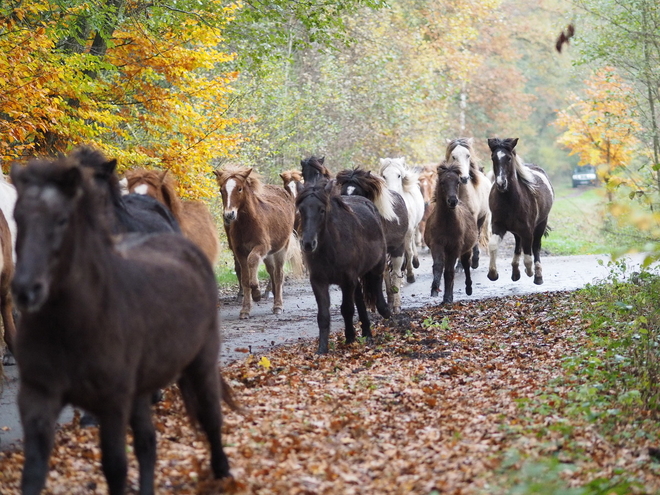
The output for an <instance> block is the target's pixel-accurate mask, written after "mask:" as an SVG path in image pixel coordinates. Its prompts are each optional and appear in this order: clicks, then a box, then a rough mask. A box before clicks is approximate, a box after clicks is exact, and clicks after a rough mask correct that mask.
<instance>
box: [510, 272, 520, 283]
mask: <svg viewBox="0 0 660 495" xmlns="http://www.w3.org/2000/svg"><path fill="white" fill-rule="evenodd" d="M511 280H513V281H514V282H517V281H518V280H520V272H518V273H512V274H511Z"/></svg>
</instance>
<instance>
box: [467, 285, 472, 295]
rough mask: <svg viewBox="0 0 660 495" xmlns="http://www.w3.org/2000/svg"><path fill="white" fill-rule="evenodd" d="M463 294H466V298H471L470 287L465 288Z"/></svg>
mask: <svg viewBox="0 0 660 495" xmlns="http://www.w3.org/2000/svg"><path fill="white" fill-rule="evenodd" d="M465 293H466V294H467V295H468V296H471V295H472V287H466V288H465Z"/></svg>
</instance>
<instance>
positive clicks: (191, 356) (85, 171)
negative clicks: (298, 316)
mask: <svg viewBox="0 0 660 495" xmlns="http://www.w3.org/2000/svg"><path fill="white" fill-rule="evenodd" d="M97 157H98V156H97ZM91 165H95V166H96V165H98V166H99V167H100V168H106V167H101V165H103V164H91ZM94 168H95V167H92V168H91V169H90V168H83V167H80V164H79V162H78V161H76V160H73V159H72V157H69V158H59V159H57V160H54V161H50V160H33V161H30V162H29V163H28V164H27V166H26V167H21V166H14V167H13V168H12V174H11V178H12V181H13V183H14V184H15V186H16V189H17V191H18V201H17V203H16V209H15V217H16V222H17V225H18V238H17V243H16V255H17V262H16V272H15V275H14V279H13V282H12V293H13V296H14V300H15V302H16V305H17V307H18V308H19V309H20V310H21V318H20V320H19V328H18V332H17V340H16V361H17V364H18V368H19V375H20V390H19V394H18V405H19V410H20V416H21V422H22V424H23V428H24V439H25V440H24V451H25V465H24V469H23V478H22V493H24V494H26V495H37V494H38V493H40V492H41V490H42V488H43V487H44V484H45V482H46V476H47V474H48V469H49V464H48V458H49V456H50V451H51V449H52V447H53V442H54V435H55V423H56V421H57V418H58V416H59V413H60V411H61V409H62V408H63V407H64V406H65V405H66V404H72V405H74V406H78V407H81V408H83V409H85V410H87V411H90V412H91V413H93V414H94V415H95V416H96V417H98V418H99V421H100V443H101V453H102V459H101V462H102V467H103V473H104V475H105V478H106V480H107V483H108V490H109V492H110V494H111V495H123V493H124V491H125V488H126V474H127V469H128V466H127V460H126V452H127V448H126V430H127V427H128V426H129V425H130V427H131V430H132V432H133V438H134V451H135V454H136V456H137V458H138V462H139V474H140V493H143V494H146V493H153V491H154V468H155V464H156V432H155V429H154V426H153V423H152V420H151V409H150V401H151V395H152V394H153V392H155V391H156V390H157V389H159V388H162V387H165V386H167V385H168V384H169V383H170V382H172V381H174V380H177V383H178V386H179V389H180V390H181V393H182V395H183V399H184V403H185V406H186V409H187V411H188V412H189V414H190V416H191V417H192V418H194V419H195V420H197V421H198V422H199V423H200V424H201V426H202V428H203V430H204V432H205V433H206V437H207V439H208V441H209V443H210V446H211V468H212V471H213V474H214V475H215V477H216V478H223V477H226V476H229V463H228V460H227V456H226V455H225V453H224V450H223V447H222V440H221V425H222V416H221V410H220V402H219V401H220V398H221V391H222V390H224V389H226V388H227V385H226V383H225V382H224V381H223V380H222V379H221V377H220V374H219V372H218V365H217V361H218V352H219V346H220V334H219V325H218V310H217V306H216V304H217V299H218V297H217V288H216V283H215V277H214V274H213V269H212V268H211V264H210V263H209V261H208V259H207V258H206V256H205V255H204V253H202V252H201V251H200V249H199V248H198V247H197V246H196V245H195V244H193V243H192V242H190V241H189V240H188V239H185V238H184V237H183V236H181V235H180V234H172V233H164V234H151V235H140V234H131V235H127V236H125V237H124V238H123V240H116V239H114V238H113V236H112V235H111V230H110V225H109V223H110V221H112V220H113V219H112V218H110V217H109V216H108V214H107V209H106V207H105V206H106V205H105V204H104V202H103V196H102V195H101V194H99V191H98V187H97V185H96V184H95V182H94V180H93V179H92V178H91V177H90V175H91V172H92V169H94ZM225 399H226V397H225ZM228 402H229V403H230V401H228Z"/></svg>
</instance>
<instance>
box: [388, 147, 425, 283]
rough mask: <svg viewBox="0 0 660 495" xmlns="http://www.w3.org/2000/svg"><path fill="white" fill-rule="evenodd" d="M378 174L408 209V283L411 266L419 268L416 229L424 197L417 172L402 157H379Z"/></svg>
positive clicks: (413, 276) (412, 280) (411, 274)
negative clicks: (397, 194)
mask: <svg viewBox="0 0 660 495" xmlns="http://www.w3.org/2000/svg"><path fill="white" fill-rule="evenodd" d="M379 174H380V175H381V176H382V177H383V178H384V179H385V181H386V182H387V187H389V188H390V189H391V190H392V191H395V192H397V193H399V194H400V195H401V197H402V198H403V200H404V201H405V202H406V208H407V209H408V235H407V238H406V258H407V261H406V271H407V277H406V279H407V281H408V283H413V282H414V281H415V274H414V272H413V267H415V268H419V258H418V256H417V242H416V237H417V230H418V228H419V222H421V221H422V218H423V217H424V197H423V196H422V191H421V189H420V188H419V174H417V173H416V172H414V171H413V170H412V169H410V168H409V167H408V166H407V165H406V160H405V159H404V158H381V159H380V170H379Z"/></svg>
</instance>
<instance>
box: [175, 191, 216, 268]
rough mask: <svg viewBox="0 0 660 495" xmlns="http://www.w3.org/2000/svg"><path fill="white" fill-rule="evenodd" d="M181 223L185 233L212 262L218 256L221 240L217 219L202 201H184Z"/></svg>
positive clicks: (213, 262) (182, 203) (212, 262)
mask: <svg viewBox="0 0 660 495" xmlns="http://www.w3.org/2000/svg"><path fill="white" fill-rule="evenodd" d="M179 223H180V225H181V231H182V232H183V235H184V236H186V237H187V238H188V239H191V240H192V241H193V242H194V243H195V244H197V245H198V246H199V247H200V248H201V249H202V251H204V253H205V254H206V256H207V257H208V259H209V261H211V264H215V262H216V261H217V258H218V250H219V241H218V230H217V228H216V225H215V220H214V219H213V215H211V211H210V210H209V208H208V206H206V204H204V203H203V202H202V201H182V202H181V214H180V220H179Z"/></svg>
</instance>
